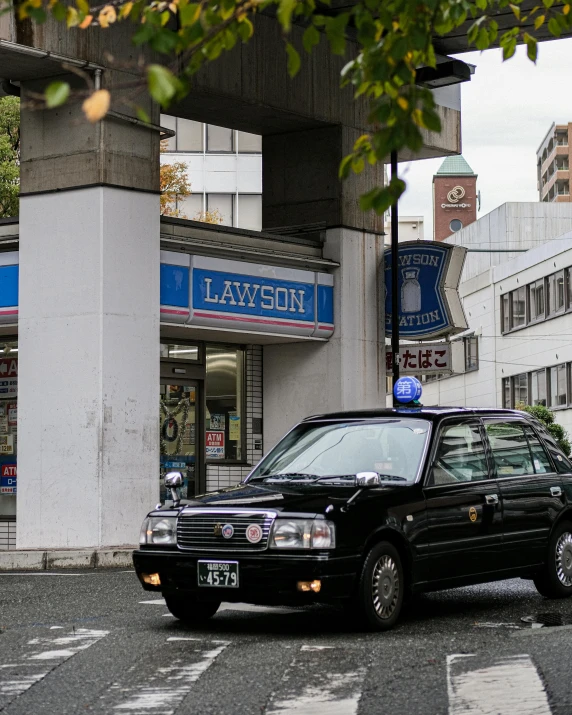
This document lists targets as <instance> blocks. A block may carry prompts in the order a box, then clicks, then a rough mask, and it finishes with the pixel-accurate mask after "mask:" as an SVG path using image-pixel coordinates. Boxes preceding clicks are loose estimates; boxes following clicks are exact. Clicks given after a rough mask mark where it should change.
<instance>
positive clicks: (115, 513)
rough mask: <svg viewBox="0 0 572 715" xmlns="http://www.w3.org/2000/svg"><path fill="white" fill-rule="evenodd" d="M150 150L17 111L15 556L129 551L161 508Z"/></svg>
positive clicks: (144, 140)
mask: <svg viewBox="0 0 572 715" xmlns="http://www.w3.org/2000/svg"><path fill="white" fill-rule="evenodd" d="M104 81H105V77H104ZM29 89H37V85H25V87H24V92H23V94H24V97H23V99H24V100H25V93H26V91H28V90H29ZM158 151H159V136H158V134H157V133H154V132H152V131H150V130H148V129H145V128H140V127H134V126H133V125H130V124H127V123H124V122H122V121H118V120H116V119H109V120H107V121H105V122H103V123H102V124H101V125H95V126H92V125H89V124H88V123H87V122H86V121H85V120H84V119H83V117H82V116H81V112H80V110H79V108H78V107H76V106H75V105H71V106H65V107H63V108H61V109H59V110H53V111H29V110H27V109H23V110H22V199H21V209H20V307H19V395H18V486H19V489H18V501H17V547H18V548H20V549H23V548H81V547H100V546H114V545H122V544H134V543H136V542H137V537H138V530H139V527H140V523H141V520H142V517H143V516H144V514H145V512H146V511H147V510H148V509H149V507H151V506H153V505H154V504H155V503H156V501H157V499H158V491H159V479H158V463H159V440H158V430H157V424H158V419H157V418H158V385H159V195H158V188H159V178H158V177H159V174H158V172H159V162H158Z"/></svg>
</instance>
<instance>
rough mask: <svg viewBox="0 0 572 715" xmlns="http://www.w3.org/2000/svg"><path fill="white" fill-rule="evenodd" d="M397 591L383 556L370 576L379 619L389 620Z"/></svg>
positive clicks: (393, 567)
mask: <svg viewBox="0 0 572 715" xmlns="http://www.w3.org/2000/svg"><path fill="white" fill-rule="evenodd" d="M571 545H572V536H571ZM571 554H572V550H571ZM571 578H572V575H571ZM399 590H400V583H399V571H398V569H397V564H396V563H395V561H394V560H393V558H392V557H391V556H389V555H388V554H384V555H383V556H381V557H380V558H379V559H378V561H377V563H376V564H375V566H374V568H373V576H372V599H373V607H374V608H375V611H376V613H377V615H378V616H379V618H383V619H387V618H391V616H392V615H393V613H394V611H395V609H396V607H397V603H398V601H399Z"/></svg>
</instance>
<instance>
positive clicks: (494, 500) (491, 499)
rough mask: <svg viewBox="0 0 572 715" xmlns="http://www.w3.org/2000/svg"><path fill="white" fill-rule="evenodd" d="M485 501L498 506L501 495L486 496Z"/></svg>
mask: <svg viewBox="0 0 572 715" xmlns="http://www.w3.org/2000/svg"><path fill="white" fill-rule="evenodd" d="M485 501H486V503H487V504H498V503H499V495H498V494H485Z"/></svg>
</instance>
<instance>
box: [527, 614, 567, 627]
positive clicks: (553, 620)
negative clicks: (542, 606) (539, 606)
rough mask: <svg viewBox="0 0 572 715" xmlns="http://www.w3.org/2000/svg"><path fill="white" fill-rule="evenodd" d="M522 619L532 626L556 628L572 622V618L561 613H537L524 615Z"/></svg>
mask: <svg viewBox="0 0 572 715" xmlns="http://www.w3.org/2000/svg"><path fill="white" fill-rule="evenodd" d="M520 620H521V621H522V622H523V623H528V624H530V626H531V627H532V628H554V627H556V626H567V625H570V624H572V618H564V616H562V615H560V613H535V614H533V615H531V616H523V617H522V618H521V619H520Z"/></svg>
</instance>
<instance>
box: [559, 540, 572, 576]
mask: <svg viewBox="0 0 572 715" xmlns="http://www.w3.org/2000/svg"><path fill="white" fill-rule="evenodd" d="M556 575H557V576H558V580H559V581H560V583H561V584H562V585H563V586H572V534H571V533H570V532H569V531H565V532H564V533H563V534H560V538H559V539H558V541H557V542H556Z"/></svg>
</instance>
